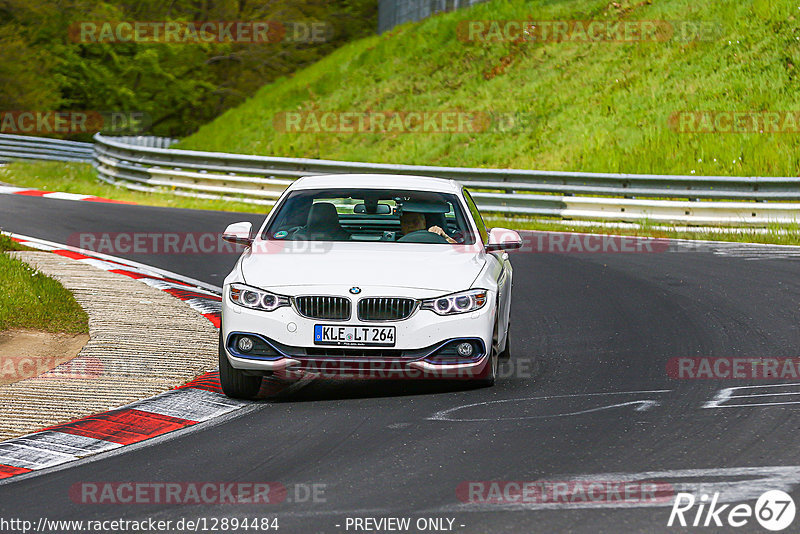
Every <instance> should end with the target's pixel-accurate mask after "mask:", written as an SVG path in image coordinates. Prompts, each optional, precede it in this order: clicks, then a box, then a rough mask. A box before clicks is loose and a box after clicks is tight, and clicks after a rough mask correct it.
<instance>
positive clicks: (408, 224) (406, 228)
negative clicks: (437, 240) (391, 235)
mask: <svg viewBox="0 0 800 534" xmlns="http://www.w3.org/2000/svg"><path fill="white" fill-rule="evenodd" d="M420 230H425V215H423V214H422V213H418V212H413V211H404V212H403V213H402V214H401V215H400V231H401V232H403V235H408V234H410V233H411V232H418V231H420ZM428 231H429V232H433V233H434V234H437V235H440V236H442V237H443V238H445V239H447V242H448V243H455V242H456V240H455V239H453V238H452V237H450V236H449V235H447V233H445V231H444V230H442V229H441V228H440V227H439V226H431V227H430V228H428Z"/></svg>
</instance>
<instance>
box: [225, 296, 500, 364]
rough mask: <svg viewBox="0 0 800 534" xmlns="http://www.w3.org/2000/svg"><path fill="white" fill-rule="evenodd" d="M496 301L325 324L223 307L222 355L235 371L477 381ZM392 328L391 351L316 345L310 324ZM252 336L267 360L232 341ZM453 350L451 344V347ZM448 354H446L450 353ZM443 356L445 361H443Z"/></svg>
mask: <svg viewBox="0 0 800 534" xmlns="http://www.w3.org/2000/svg"><path fill="white" fill-rule="evenodd" d="M495 313H496V312H495V307H494V297H493V296H492V295H490V298H488V299H487V304H486V305H485V306H484V307H483V308H481V309H480V310H476V311H474V312H468V313H465V314H459V315H451V316H440V315H437V314H436V313H434V312H433V311H430V310H421V309H417V310H416V311H415V312H414V313H413V314H412V315H411V317H409V318H408V319H404V320H401V321H387V322H380V323H377V322H364V321H359V320H358V319H355V318H352V319H351V320H348V321H326V320H316V319H308V318H305V317H302V316H300V315H299V314H298V313H297V312H296V311H295V310H294V308H293V307H283V308H279V309H277V310H274V311H271V312H262V311H255V310H251V309H248V308H243V307H241V306H238V305H236V304H233V303H231V302H230V301H229V300H228V299H227V298H225V299H224V302H223V311H222V327H221V328H222V334H223V340H224V343H223V345H224V347H225V351H226V355H227V357H228V360H229V361H230V363H231V365H232V366H233V367H234V368H236V369H241V370H249V371H255V372H258V371H263V372H270V371H271V372H277V371H286V372H294V371H305V372H313V373H319V374H321V375H323V376H331V377H337V376H365V377H368V376H377V377H386V378H425V377H441V378H458V377H463V378H475V377H476V376H478V375H480V373H482V371H483V369H484V367H485V365H486V363H487V361H488V359H489V358H488V356H489V355H490V354H491V350H492V335H493V330H494V323H495ZM317 324H336V325H342V326H394V327H395V345H394V346H393V347H369V346H363V347H361V346H359V347H342V346H324V345H318V344H315V343H314V325H317ZM232 335H233V336H237V335H254V336H258V338H259V339H260V340H263V342H264V343H266V344H267V345H268V346H269V347H270V348H271V352H272V353H274V354H270V355H268V356H254V355H252V354H242V353H241V352H240V351H238V350H237V349H236V347H235V344H231V343H230V339H231V336H232ZM460 342H469V343H474V347H475V350H474V352H473V354H472V355H471V356H470V357H468V358H465V357H454V356H453V355H452V354H450V353H452V346H451V344H452V343H456V344H457V343H460ZM453 346H454V345H453ZM448 351H449V352H448ZM442 353H445V356H446V357H445V356H442Z"/></svg>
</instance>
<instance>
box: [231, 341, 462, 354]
mask: <svg viewBox="0 0 800 534" xmlns="http://www.w3.org/2000/svg"><path fill="white" fill-rule="evenodd" d="M237 345H238V346H239V350H240V351H242V352H250V351H251V350H253V340H252V339H250V338H249V337H240V338H239V342H238V343H237ZM470 352H472V351H471V350H470Z"/></svg>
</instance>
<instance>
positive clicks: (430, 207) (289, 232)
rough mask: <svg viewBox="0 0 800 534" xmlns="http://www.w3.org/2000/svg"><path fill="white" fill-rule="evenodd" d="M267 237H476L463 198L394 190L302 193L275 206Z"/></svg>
mask: <svg viewBox="0 0 800 534" xmlns="http://www.w3.org/2000/svg"><path fill="white" fill-rule="evenodd" d="M276 210H277V213H275V216H274V217H273V218H272V220H271V222H270V224H269V226H267V228H266V229H265V231H264V233H263V235H262V239H270V240H289V241H389V242H398V243H431V244H442V245H447V244H465V245H472V244H474V243H475V236H474V234H473V232H472V230H471V227H470V225H469V224H468V223H467V219H466V217H465V214H464V210H462V209H461V204H460V203H459V201H458V197H457V196H456V195H454V194H449V193H437V192H432V191H405V190H395V189H320V190H298V191H294V192H292V193H290V194H289V196H287V197H286V198H285V199H284V200H283V201H282V202H281V203H280V204H279V205H278V207H277V208H276Z"/></svg>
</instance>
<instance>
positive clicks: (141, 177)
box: [94, 134, 800, 225]
mask: <svg viewBox="0 0 800 534" xmlns="http://www.w3.org/2000/svg"><path fill="white" fill-rule="evenodd" d="M153 139H154V138H111V137H106V136H103V135H100V134H97V135H95V141H96V144H95V162H94V164H95V167H96V168H97V170H98V173H99V176H100V178H101V179H102V180H103V181H106V182H109V183H114V184H118V185H123V186H125V187H127V188H130V189H136V190H140V191H150V192H156V191H160V192H164V190H165V189H164V188H167V189H166V190H168V191H169V192H171V193H173V194H176V195H183V196H191V197H198V198H210V199H228V200H236V201H244V202H250V203H256V204H265V205H271V204H274V202H275V200H276V199H277V198H278V197H279V196H280V194H281V193H282V192H283V190H284V189H285V188H286V187H287V186H288V185H289V184H291V182H292V181H293V180H295V179H296V178H298V177H301V176H309V175H318V174H343V173H377V174H415V175H422V176H432V177H437V178H449V179H454V180H458V181H459V182H461V183H463V184H464V185H466V186H467V187H469V188H470V189H471V190H472V191H473V197H474V198H475V200H476V202H477V203H478V205H479V207H480V208H481V210H483V211H486V212H492V213H505V214H520V215H530V216H550V217H561V218H564V219H594V220H617V221H641V220H644V219H646V220H650V221H653V222H670V223H685V224H729V225H756V224H757V225H764V224H767V223H790V222H799V221H800V203H795V202H790V201H797V200H800V177H785V178H784V177H730V176H674V175H652V174H610V173H583V172H559V171H534V170H515V169H473V168H462V167H429V166H421V165H392V164H381V163H359V162H343V161H331V160H316V159H304V158H281V157H269V156H252V155H245V154H228V153H223V152H198V151H193V150H175V149H170V148H168V147H169V145H171V144H172V142H173V140H171V139H170V140H166V141H164V142H163V145H165V146H161V147H159V146H156V145H157V144H158V143H157V142H155V141H153ZM155 139H157V138H155ZM140 143H141V144H140ZM664 199H668V200H664Z"/></svg>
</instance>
